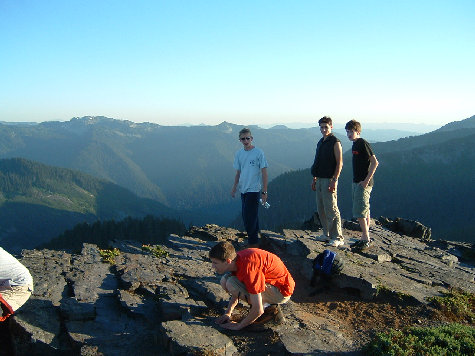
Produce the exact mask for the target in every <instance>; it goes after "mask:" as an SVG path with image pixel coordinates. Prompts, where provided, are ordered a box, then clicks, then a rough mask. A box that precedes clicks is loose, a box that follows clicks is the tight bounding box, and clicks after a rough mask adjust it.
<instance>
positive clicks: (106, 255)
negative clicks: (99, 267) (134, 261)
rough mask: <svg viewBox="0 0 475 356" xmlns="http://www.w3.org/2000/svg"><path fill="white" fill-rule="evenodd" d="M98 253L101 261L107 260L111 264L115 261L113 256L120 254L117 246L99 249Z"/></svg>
mask: <svg viewBox="0 0 475 356" xmlns="http://www.w3.org/2000/svg"><path fill="white" fill-rule="evenodd" d="M99 254H100V255H101V257H102V262H107V263H110V264H111V265H113V264H114V263H115V258H116V257H117V256H119V255H120V251H119V249H118V248H113V249H112V250H107V249H105V250H102V249H99Z"/></svg>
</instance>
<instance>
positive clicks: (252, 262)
mask: <svg viewBox="0 0 475 356" xmlns="http://www.w3.org/2000/svg"><path fill="white" fill-rule="evenodd" d="M236 266H237V271H236V272H233V274H234V275H235V276H236V277H237V278H238V279H239V280H240V281H241V282H242V283H244V285H245V286H246V289H247V291H248V292H249V293H250V294H258V293H262V292H264V291H265V290H266V283H267V284H271V285H273V286H275V287H277V288H279V290H280V292H281V293H282V295H283V296H284V297H288V296H291V295H292V293H293V292H294V288H295V282H294V279H293V278H292V276H291V275H290V273H289V271H288V270H287V267H285V265H284V263H283V262H282V260H281V259H280V258H279V257H277V256H276V255H274V254H273V253H270V252H267V251H265V250H261V249H258V248H248V249H245V250H242V251H239V252H237V257H236Z"/></svg>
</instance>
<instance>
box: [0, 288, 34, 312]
mask: <svg viewBox="0 0 475 356" xmlns="http://www.w3.org/2000/svg"><path fill="white" fill-rule="evenodd" d="M31 292H33V286H11V287H0V294H1V295H2V297H3V299H5V300H6V302H7V303H8V304H9V305H10V306H11V307H12V309H13V311H17V310H18V309H19V308H20V307H21V306H22V305H23V304H25V302H26V301H27V300H28V298H30V296H31Z"/></svg>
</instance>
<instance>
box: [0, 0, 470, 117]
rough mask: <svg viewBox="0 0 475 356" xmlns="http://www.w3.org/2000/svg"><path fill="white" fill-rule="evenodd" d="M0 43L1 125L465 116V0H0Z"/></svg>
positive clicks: (467, 85) (467, 103) (467, 59)
mask: <svg viewBox="0 0 475 356" xmlns="http://www.w3.org/2000/svg"><path fill="white" fill-rule="evenodd" d="M0 41H1V47H0V51H1V52H0V121H50V120H60V121H66V120H69V119H70V118H72V117H75V116H86V115H103V116H108V117H112V118H116V119H124V120H131V121H135V122H144V121H149V122H155V123H159V124H163V125H171V124H183V123H188V124H199V123H206V124H210V125H214V124H217V123H220V122H222V121H225V120H226V121H230V122H233V123H240V124H270V123H292V122H314V121H315V120H316V119H318V118H320V117H321V116H323V115H330V116H332V117H333V118H334V120H335V121H341V122H344V121H345V120H348V119H351V118H355V119H358V120H360V121H361V122H363V123H364V122H390V123H393V124H397V123H398V122H413V123H435V124H444V123H447V122H450V121H456V120H462V119H464V118H466V117H469V116H472V115H474V114H475V1H473V0H466V1H463V0H461V1H457V0H452V1H450V0H446V1H438V0H431V1H425V0H422V1H414V0H411V1H405V0H402V1H381V0H378V1H356V0H354V1H319V0H314V1H298V0H294V1H275V0H274V1H259V0H255V1H244V0H240V1H230V0H229V1H226V0H221V1H202V0H188V1H180V0H168V1H158V0H157V1H140V0H136V1H120V0H114V1H102V0H93V1H89V0H82V1H79V0H61V1H58V0H47V1H38V0H0Z"/></svg>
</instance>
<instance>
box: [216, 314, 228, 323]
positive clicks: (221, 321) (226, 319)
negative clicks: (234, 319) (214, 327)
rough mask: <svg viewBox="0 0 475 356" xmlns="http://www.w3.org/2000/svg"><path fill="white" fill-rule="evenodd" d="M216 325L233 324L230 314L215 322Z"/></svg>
mask: <svg viewBox="0 0 475 356" xmlns="http://www.w3.org/2000/svg"><path fill="white" fill-rule="evenodd" d="M214 322H215V323H216V324H226V323H229V322H231V317H230V316H229V315H228V314H224V315H221V316H220V317H219V318H216V320H215V321H214Z"/></svg>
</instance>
